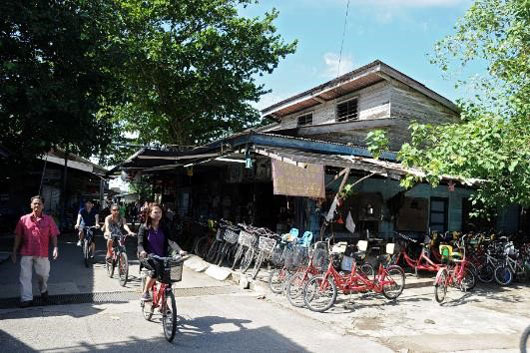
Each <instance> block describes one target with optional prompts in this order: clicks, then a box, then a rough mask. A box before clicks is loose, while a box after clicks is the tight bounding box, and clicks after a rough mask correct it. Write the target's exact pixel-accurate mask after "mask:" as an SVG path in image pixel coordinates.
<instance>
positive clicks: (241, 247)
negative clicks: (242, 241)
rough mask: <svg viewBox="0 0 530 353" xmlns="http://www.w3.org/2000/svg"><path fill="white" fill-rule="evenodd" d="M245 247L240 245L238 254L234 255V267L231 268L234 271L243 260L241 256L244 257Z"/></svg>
mask: <svg viewBox="0 0 530 353" xmlns="http://www.w3.org/2000/svg"><path fill="white" fill-rule="evenodd" d="M243 251H244V248H243V245H239V246H238V247H237V250H236V254H235V255H234V261H232V266H230V268H231V269H232V270H233V269H235V268H236V267H237V264H238V263H239V260H241V256H243Z"/></svg>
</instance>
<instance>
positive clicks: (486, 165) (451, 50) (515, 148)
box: [399, 0, 530, 210]
mask: <svg viewBox="0 0 530 353" xmlns="http://www.w3.org/2000/svg"><path fill="white" fill-rule="evenodd" d="M435 53H436V55H435V56H434V58H433V62H435V63H437V64H439V65H440V67H441V68H442V70H444V71H446V72H447V71H449V72H454V64H455V63H456V64H457V65H458V66H466V65H468V64H469V63H470V62H476V61H478V62H482V63H486V65H487V70H486V71H487V72H486V75H484V76H483V77H482V79H481V80H480V85H479V86H478V88H481V89H480V90H478V94H477V97H476V99H475V100H474V101H460V102H459V104H460V107H461V109H462V112H461V122H460V123H458V124H450V125H443V126H432V125H420V124H412V125H411V132H412V141H411V143H410V144H408V143H407V144H404V145H403V147H402V149H401V151H400V153H399V157H400V159H401V160H402V162H403V164H405V165H406V166H414V167H420V168H421V169H423V170H425V171H426V172H427V174H428V176H427V179H428V180H429V182H431V183H432V184H433V185H437V184H438V182H439V180H440V176H441V175H443V174H446V175H453V176H459V177H464V178H481V179H485V180H487V181H486V182H484V183H482V184H481V185H480V187H479V189H478V190H477V192H476V193H475V194H474V200H473V202H474V204H475V205H482V207H483V208H484V209H485V210H486V209H488V208H489V209H494V208H498V207H502V206H505V205H508V204H512V203H519V204H521V205H524V206H530V162H529V161H530V1H528V0H477V1H475V2H474V4H473V5H472V6H471V7H470V9H469V10H468V11H467V13H466V15H465V16H464V17H463V18H461V19H460V20H459V22H458V23H457V25H456V26H455V33H454V34H453V35H450V36H448V37H446V38H444V39H443V40H441V41H439V42H438V43H437V44H436V46H435ZM416 181H417V180H414V177H412V176H410V177H408V178H407V179H405V180H404V181H403V185H405V186H411V185H412V184H413V183H414V182H416Z"/></svg>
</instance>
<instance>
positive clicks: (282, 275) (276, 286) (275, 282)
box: [269, 268, 288, 294]
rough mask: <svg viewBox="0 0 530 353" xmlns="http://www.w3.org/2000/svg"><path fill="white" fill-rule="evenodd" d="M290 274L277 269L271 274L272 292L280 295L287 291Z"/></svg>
mask: <svg viewBox="0 0 530 353" xmlns="http://www.w3.org/2000/svg"><path fill="white" fill-rule="evenodd" d="M287 274H288V272H287V270H286V269H285V268H275V269H273V270H272V271H271V272H270V273H269V288H270V290H271V292H273V293H276V294H280V293H282V292H283V290H284V289H285V284H286V280H287V278H288V276H287Z"/></svg>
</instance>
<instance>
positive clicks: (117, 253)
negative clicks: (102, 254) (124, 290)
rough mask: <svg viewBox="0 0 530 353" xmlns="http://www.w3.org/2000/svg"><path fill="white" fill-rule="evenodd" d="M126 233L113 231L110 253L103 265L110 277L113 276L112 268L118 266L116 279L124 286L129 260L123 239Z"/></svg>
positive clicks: (127, 275)
mask: <svg viewBox="0 0 530 353" xmlns="http://www.w3.org/2000/svg"><path fill="white" fill-rule="evenodd" d="M126 238H127V235H123V233H121V232H120V233H119V234H116V233H113V234H112V235H111V239H112V249H111V252H112V255H111V257H110V258H108V259H107V260H106V264H105V267H106V268H107V274H108V275H109V277H110V278H112V277H113V276H114V269H115V268H116V266H118V281H119V283H120V285H121V286H122V287H125V285H126V284H127V280H128V278H129V261H128V259H127V251H126V248H125V239H126Z"/></svg>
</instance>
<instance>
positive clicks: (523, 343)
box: [519, 326, 530, 353]
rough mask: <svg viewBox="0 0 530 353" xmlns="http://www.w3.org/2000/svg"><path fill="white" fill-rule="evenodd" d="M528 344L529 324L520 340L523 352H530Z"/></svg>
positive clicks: (529, 336) (529, 335) (529, 340)
mask: <svg viewBox="0 0 530 353" xmlns="http://www.w3.org/2000/svg"><path fill="white" fill-rule="evenodd" d="M528 346H530V326H528V327H527V328H526V329H525V330H524V331H523V334H522V335H521V340H520V342H519V349H520V350H521V353H530V350H529V349H528Z"/></svg>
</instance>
